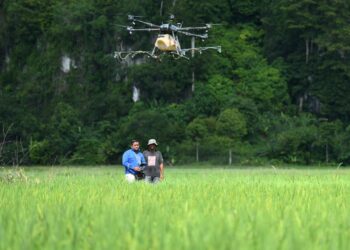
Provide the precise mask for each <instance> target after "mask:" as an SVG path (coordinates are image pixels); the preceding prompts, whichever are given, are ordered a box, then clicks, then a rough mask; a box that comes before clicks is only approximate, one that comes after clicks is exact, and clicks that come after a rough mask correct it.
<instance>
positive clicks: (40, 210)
mask: <svg viewBox="0 0 350 250" xmlns="http://www.w3.org/2000/svg"><path fill="white" fill-rule="evenodd" d="M6 171H7V170H1V171H0V176H4V174H6ZM24 173H25V175H26V176H27V179H28V180H27V181H26V182H23V181H16V182H0V249H348V246H349V244H350V237H349V236H350V215H349V208H350V205H349V204H350V171H349V170H347V169H292V168H290V169H281V168H278V167H275V168H271V169H263V168H244V169H221V168H215V169H191V168H182V169H169V170H167V171H166V179H165V180H164V181H163V182H162V183H160V184H158V185H149V184H146V183H143V182H139V183H134V184H128V183H126V182H125V181H124V176H123V173H122V170H121V168H117V167H115V168H110V167H102V168H30V169H25V170H24Z"/></svg>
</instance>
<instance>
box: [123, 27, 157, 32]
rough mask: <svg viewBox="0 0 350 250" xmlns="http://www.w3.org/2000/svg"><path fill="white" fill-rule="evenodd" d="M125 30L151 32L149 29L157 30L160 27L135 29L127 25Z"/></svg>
mask: <svg viewBox="0 0 350 250" xmlns="http://www.w3.org/2000/svg"><path fill="white" fill-rule="evenodd" d="M127 30H128V31H129V32H134V31H149V32H151V31H159V30H160V29H159V28H137V29H135V28H132V27H128V28H127Z"/></svg>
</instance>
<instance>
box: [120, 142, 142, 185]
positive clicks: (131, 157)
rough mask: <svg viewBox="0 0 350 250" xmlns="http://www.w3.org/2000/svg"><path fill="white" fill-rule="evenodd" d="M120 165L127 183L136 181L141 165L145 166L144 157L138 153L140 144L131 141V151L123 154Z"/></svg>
mask: <svg viewBox="0 0 350 250" xmlns="http://www.w3.org/2000/svg"><path fill="white" fill-rule="evenodd" d="M122 164H123V166H124V167H125V178H126V180H127V181H128V182H134V181H135V180H137V176H138V174H139V173H141V169H142V168H141V165H145V164H146V161H145V157H144V156H143V154H142V153H141V151H140V142H139V141H137V140H132V141H131V149H129V150H127V151H125V152H124V154H123V160H122Z"/></svg>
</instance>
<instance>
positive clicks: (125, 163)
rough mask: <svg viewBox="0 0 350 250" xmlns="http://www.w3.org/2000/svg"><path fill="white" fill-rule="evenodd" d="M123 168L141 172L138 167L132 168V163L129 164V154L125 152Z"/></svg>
mask: <svg viewBox="0 0 350 250" xmlns="http://www.w3.org/2000/svg"><path fill="white" fill-rule="evenodd" d="M122 163H123V166H124V167H126V168H131V169H133V170H135V171H140V167H139V166H136V167H131V163H130V162H129V152H125V153H124V154H123V160H122Z"/></svg>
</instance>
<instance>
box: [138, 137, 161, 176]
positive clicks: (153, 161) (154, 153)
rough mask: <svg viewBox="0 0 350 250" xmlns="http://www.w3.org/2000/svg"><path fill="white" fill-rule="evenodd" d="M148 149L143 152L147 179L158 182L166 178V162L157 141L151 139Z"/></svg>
mask: <svg viewBox="0 0 350 250" xmlns="http://www.w3.org/2000/svg"><path fill="white" fill-rule="evenodd" d="M147 145H148V149H147V150H146V151H144V152H143V155H144V157H145V160H146V162H147V167H146V168H145V170H144V173H145V175H146V177H145V181H146V182H149V183H157V182H159V181H160V180H162V179H164V164H163V156H162V153H161V152H160V151H158V150H157V145H158V143H157V141H156V140H155V139H150V140H149V141H148V144H147Z"/></svg>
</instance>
